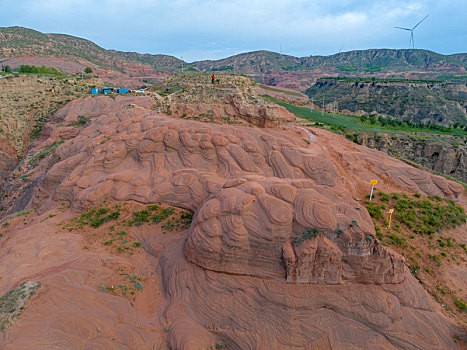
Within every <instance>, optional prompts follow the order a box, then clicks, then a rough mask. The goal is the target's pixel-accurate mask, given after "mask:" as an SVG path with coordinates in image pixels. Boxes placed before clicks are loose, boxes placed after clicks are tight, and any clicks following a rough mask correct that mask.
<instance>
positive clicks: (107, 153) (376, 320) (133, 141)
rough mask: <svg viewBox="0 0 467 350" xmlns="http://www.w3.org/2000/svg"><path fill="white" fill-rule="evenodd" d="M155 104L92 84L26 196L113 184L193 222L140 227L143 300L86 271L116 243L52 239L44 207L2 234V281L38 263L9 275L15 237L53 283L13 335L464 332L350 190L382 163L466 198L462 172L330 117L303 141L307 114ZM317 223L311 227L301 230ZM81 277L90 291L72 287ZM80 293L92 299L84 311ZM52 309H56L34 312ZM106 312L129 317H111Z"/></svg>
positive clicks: (414, 337) (198, 338)
mask: <svg viewBox="0 0 467 350" xmlns="http://www.w3.org/2000/svg"><path fill="white" fill-rule="evenodd" d="M153 105H154V101H153V99H151V98H148V97H142V98H134V97H117V98H115V99H112V98H110V97H97V98H86V99H84V100H77V101H74V102H72V103H70V104H69V105H68V106H66V107H65V108H63V109H61V110H60V111H58V112H57V114H56V116H55V121H56V122H58V121H64V122H66V123H69V122H71V121H73V120H75V119H76V118H77V116H78V115H84V116H93V117H94V118H92V119H91V120H90V121H89V122H88V123H87V124H86V125H85V126H84V127H83V128H82V129H80V130H79V131H78V132H77V133H76V132H75V133H68V132H67V129H68V128H67V127H58V128H52V127H49V129H48V135H50V137H49V139H48V140H47V141H46V142H52V141H53V140H57V139H59V138H60V137H61V136H64V135H67V136H66V137H67V138H68V139H67V140H66V141H65V142H64V143H63V144H62V145H60V146H59V147H58V148H57V150H56V153H55V158H54V157H49V158H47V159H45V160H44V162H45V163H46V164H47V167H48V169H47V171H46V172H44V173H43V175H42V178H41V179H40V181H39V183H38V185H37V187H36V188H35V191H34V195H33V198H32V200H31V203H30V205H31V206H32V207H33V208H37V211H38V213H39V214H40V213H44V214H43V216H42V217H40V218H43V217H46V215H47V214H48V213H49V212H50V210H53V209H54V208H56V207H57V206H58V205H59V203H60V202H68V203H69V204H70V205H71V209H72V210H78V211H80V210H83V209H85V208H91V207H94V206H96V205H98V204H100V203H102V202H103V201H104V200H107V201H111V202H113V201H116V202H121V201H137V202H139V203H155V202H165V203H168V204H170V205H174V206H178V207H181V208H185V209H190V210H192V211H194V212H195V216H194V219H193V222H192V224H191V226H190V228H189V229H188V230H187V231H184V232H182V233H180V234H178V235H173V236H172V237H169V238H162V236H163V235H158V234H156V232H153V231H150V230H143V229H141V230H142V231H141V232H139V233H136V234H138V235H140V236H141V240H142V241H143V242H145V246H144V249H145V255H144V259H145V260H142V261H141V262H140V263H141V264H142V266H145V271H146V272H145V273H146V274H147V276H148V278H152V281H153V282H150V285H151V287H150V288H152V291H151V292H147V293H148V294H147V296H146V299H145V303H143V304H141V303H140V304H139V305H136V308H132V307H131V306H130V305H129V304H128V303H126V302H125V303H124V302H122V301H120V300H119V298H117V297H112V298H110V297H109V298H104V297H103V296H101V294H102V293H101V294H99V292H98V291H97V292H92V287H85V285H86V283H87V279H91V280H93V282H92V283H94V285H95V284H96V283H98V282H96V281H94V280H95V279H96V274H97V273H101V271H104V268H103V266H104V265H105V263H104V262H103V261H110V260H109V259H110V258H109V257H107V256H106V255H103V256H105V258H100V257H99V255H96V254H94V253H92V252H89V253H83V251H82V250H80V245H79V243H78V242H77V241H76V240H77V238H76V237H75V236H76V235H72V234H68V233H62V236H60V237H61V239H60V240H59V241H57V240H55V238H53V237H56V236H52V237H50V235H48V234H47V233H46V232H48V231H47V230H51V228H52V227H53V226H52V224H53V223H52V224H47V222H46V223H43V222H41V221H40V220H37V221H35V222H33V223H32V224H29V225H28V226H27V228H26V229H23V231H22V232H16V234H15V235H14V236H13V235H12V234H11V235H10V236H8V237H9V238H8V243H6V245H5V244H4V245H3V246H2V248H0V249H2V250H1V253H2V256H4V257H3V258H2V266H3V267H0V273H1V274H2V275H5V274H7V275H8V274H9V275H8V277H7V278H6V281H3V280H2V281H1V284H2V286H1V287H2V291H5V290H8V287H11V286H12V285H14V284H15V283H16V282H17V279H21V278H24V277H23V276H25V275H27V272H26V270H25V269H22V270H21V269H20V270H19V271H21V276H20V275H19V274H18V277H17V278H15V277H14V276H13V272H15V271H16V270H15V267H14V266H17V265H15V264H17V263H18V258H17V255H18V254H16V253H14V254H9V253H7V252H8V251H9V249H13V248H12V247H14V246H15V244H16V245H17V244H25V245H28V248H27V252H28V253H27V254H28V256H34V259H33V260H31V262H32V263H33V264H35V263H37V264H38V266H36V267H34V271H35V273H36V274H38V275H40V276H42V279H43V280H45V281H46V283H45V285H46V286H49V287H47V288H48V289H46V290H45V291H43V292H42V293H43V294H42V295H40V296H39V297H38V299H37V300H38V301H37V302H36V306H34V307H33V308H32V309H31V312H29V313H26V314H25V315H23V316H22V318H21V321H20V322H19V323H18V325H16V326H13V327H12V328H11V329H10V330H8V331H7V333H6V336H5V338H4V340H1V341H0V345H1V344H3V345H2V346H3V348H6V349H9V348H15V346H16V348H18V346H19V348H21V346H22V345H23V348H25V347H24V344H33V343H34V340H32V339H28V337H29V336H28V334H27V333H25V331H24V329H25V328H24V327H29V328H30V329H31V333H30V334H32V335H34V336H37V338H35V340H36V341H37V342H39V341H40V342H42V343H41V344H47V345H46V347H49V348H50V347H54V346H55V347H57V346H58V347H60V346H63V347H73V346H75V345H74V344H75V341H76V339H75V338H76V337H77V336H78V337H80V339H81V340H80V343H79V344H80V345H81V346H83V347H84V348H93V349H95V348H111V347H112V346H115V347H117V345H116V344H115V343H113V342H111V341H110V338H112V339H117V338H118V339H119V344H127V346H128V347H129V348H134V349H151V348H152V346H153V345H154V344H157V346H159V348H161V349H166V348H167V346H166V344H167V343H168V344H169V345H170V346H171V348H172V349H190V350H191V349H200V348H209V347H210V346H214V344H215V342H216V340H218V339H222V340H223V341H224V342H225V344H227V347H228V348H229V349H297V348H301V349H341V348H355V349H356V348H362V349H363V348H364V349H454V348H455V344H454V342H453V340H452V337H451V335H452V334H453V332H454V327H453V326H452V325H451V324H450V323H449V322H448V321H447V320H446V319H444V318H443V316H442V315H441V314H440V313H439V312H438V310H437V306H436V305H435V304H434V303H433V302H432V301H431V299H430V297H429V295H428V294H427V293H426V291H425V290H424V289H423V287H422V286H421V285H419V284H418V283H417V281H416V280H415V279H414V278H413V277H412V276H411V275H410V273H409V272H408V270H407V269H406V268H405V266H404V261H403V259H402V258H401V257H400V256H399V255H398V254H396V253H395V252H393V251H392V250H390V249H389V248H386V247H383V246H381V245H380V243H379V242H378V241H377V240H376V239H375V234H374V233H375V232H374V227H373V224H372V222H371V219H370V216H369V214H368V212H367V211H366V209H365V208H364V207H363V206H361V204H360V203H359V201H358V200H356V199H355V198H358V197H362V196H363V195H364V194H366V191H367V189H368V182H369V180H370V179H378V180H380V184H381V185H382V186H384V188H385V189H386V190H397V189H401V188H407V187H409V190H417V191H420V192H422V193H425V194H431V195H440V196H442V197H444V198H450V199H453V200H456V201H459V202H462V203H465V196H464V194H463V187H462V186H460V185H458V184H456V183H454V182H450V181H447V180H445V179H444V178H441V177H438V176H434V175H431V174H428V173H426V172H423V171H421V170H418V169H414V168H412V167H410V166H408V165H407V164H405V163H402V162H400V161H398V160H395V159H392V158H390V157H388V156H387V155H384V154H383V153H381V152H375V151H370V150H369V149H366V148H365V147H361V146H357V145H354V144H351V143H350V142H348V141H346V140H344V139H342V138H340V137H339V136H336V135H334V134H330V133H328V132H326V131H322V130H310V131H311V132H312V133H313V134H314V135H315V136H316V141H317V142H312V143H310V144H307V143H305V142H304V141H303V140H302V138H303V137H307V135H306V134H305V133H304V132H303V131H302V130H299V129H290V130H287V131H285V130H275V129H257V128H250V127H239V126H227V125H212V124H207V123H200V122H195V121H187V120H181V119H176V118H171V117H168V116H166V115H163V114H160V113H157V112H155V111H153V110H151V108H152V106H153ZM66 123H64V124H66ZM75 135H76V136H75ZM41 220H42V219H41ZM308 230H312V232H313V233H312V234H311V235H309V236H306V237H305V238H304V239H302V240H301V239H300V238H303V237H304V236H303V234H304V233H306V232H307V231H308ZM313 230H314V231H313ZM34 232H36V233H34ZM21 233H23V234H21ZM26 233H27V235H26ZM28 235H29V236H28ZM27 237H29V238H27ZM297 237H298V239H297ZM31 243H32V244H31ZM49 244H50V247H51V248H49V249H48V250H47V251H45V250H43V251H41V250H40V247H41V246H48V245H49ZM12 251H13V252H15V251H17V250H15V249H13V250H12ZM29 252H31V253H29ZM29 254H30V255H29ZM57 254H58V257H57V258H55V257H54V256H55V255H57ZM52 257H53V258H52ZM106 259H107V260H106ZM142 259H143V258H142ZM42 260H44V261H45V263H44V264H45V265H44V266H46V267H47V268H45V267H44V269H43V270H42V269H41V266H40V263H41V261H42ZM102 260H103V261H102ZM144 264H147V265H144ZM157 264H158V267H157V268H156V265H157ZM60 266H61V267H60ZM142 266H140V268H142ZM146 267H147V268H146ZM51 271H53V272H51ZM80 271H82V272H80ZM156 271H157V272H156ZM81 274H82V275H81ZM52 275H53V276H56V277H54V278H52V277H51V276H52ZM70 276H72V277H70ZM159 278H160V284H159V283H158V282H157V280H159ZM67 279H68V280H69V281H73V282H70V283H73V286H67V284H66V283H65V282H63V281H67ZM75 281H81V283H84V285H83V287H81V289H80V288H79V287H78V284H76V282H75ZM52 282H53V283H56V284H55V285H54V284H52ZM151 283H152V284H151ZM57 286H58V287H57ZM65 286H67V287H66V288H65ZM60 288H63V289H64V291H61V290H60ZM158 288H160V289H161V292H162V293H163V296H162V297H161V296H157V295H158V294H157V293H156V291H157V290H158ZM80 291H82V292H83V293H87V294H85V295H87V296H88V297H89V299H88V297H86V298H84V297H83V298H82V299H81V298H79V297H77V295H79V293H81V292H80ZM67 295H73V296H74V297H73V298H74V300H75V302H74V303H75V304H76V307H74V308H73V310H74V313H73V316H72V317H70V316H67V315H65V314H64V313H66V310H67V309H63V311H59V309H57V308H56V307H55V306H54V305H53V304H54V303H59V304H60V303H63V305H64V307H68V308H70V309H71V306H70V303H69V302H68V301H66V300H65V299H66V297H67ZM53 298H59V299H53ZM161 298H162V300H161ZM62 299H63V300H62ZM39 300H40V302H39ZM154 300H158V302H157V305H156V306H154V305H153V306H151V307H149V306H148V305H152V304H151V303H152V302H153V301H154ZM154 302H155V301H154ZM47 303H48V304H51V305H50V306H44V305H46V304H47ZM81 305H82V308H83V310H87V311H86V312H78V310H79V307H80V306H81ZM92 308H95V309H96V310H99V312H98V313H93V312H92V311H91V310H92ZM145 308H149V309H148V310H145ZM46 310H48V312H49V314H48V315H47V316H42V315H40V314H39V312H40V311H42V312H45V311H46ZM106 315H112V316H106ZM106 317H108V320H107V321H106ZM42 318H43V319H44V320H46V322H41V319H42ZM117 319H118V320H119V321H117ZM106 322H110V324H118V327H116V329H115V330H114V331H112V332H110V333H109V330H107V328H108V327H110V326H109V324H108V323H106ZM156 323H157V326H155V324H156ZM57 324H61V325H63V327H62V328H63V329H61V328H60V327H58V326H56V325H57ZM163 325H168V328H167V329H168V332H166V333H167V334H165V333H162V332H161V329H162V328H163V327H164V326H163ZM21 327H23V328H21ZM96 329H105V332H106V333H105V334H111V335H107V336H105V337H104V336H101V335H100V334H99V332H100V331H96ZM21 330H22V331H21ZM46 330H47V332H46ZM41 331H42V332H46V333H47V337H46V338H47V341H48V342H47V343H46V342H45V340H44V339H45V338H44V336H43V335H41ZM2 342H3V343H2ZM128 344H129V345H128ZM157 346H156V348H157ZM120 347H121V348H123V347H122V346H120Z"/></svg>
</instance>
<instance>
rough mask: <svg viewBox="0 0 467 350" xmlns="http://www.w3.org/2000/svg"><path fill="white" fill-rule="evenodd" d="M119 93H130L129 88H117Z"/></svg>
mask: <svg viewBox="0 0 467 350" xmlns="http://www.w3.org/2000/svg"><path fill="white" fill-rule="evenodd" d="M117 93H119V94H127V93H128V89H127V88H120V89H117Z"/></svg>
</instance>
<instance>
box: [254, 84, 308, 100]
mask: <svg viewBox="0 0 467 350" xmlns="http://www.w3.org/2000/svg"><path fill="white" fill-rule="evenodd" d="M259 86H260V87H262V88H263V89H265V90H269V91H275V92H280V93H283V94H286V95H291V96H299V97H301V96H303V95H302V94H301V93H299V92H294V91H287V90H281V89H278V88H274V87H271V86H267V85H262V84H259Z"/></svg>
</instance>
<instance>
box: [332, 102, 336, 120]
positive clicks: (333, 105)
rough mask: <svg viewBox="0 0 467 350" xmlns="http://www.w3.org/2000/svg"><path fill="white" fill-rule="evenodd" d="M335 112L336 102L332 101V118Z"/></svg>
mask: <svg viewBox="0 0 467 350" xmlns="http://www.w3.org/2000/svg"><path fill="white" fill-rule="evenodd" d="M335 110H336V100H334V103H333V104H332V116H333V117H334V114H335Z"/></svg>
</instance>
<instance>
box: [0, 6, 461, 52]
mask: <svg viewBox="0 0 467 350" xmlns="http://www.w3.org/2000/svg"><path fill="white" fill-rule="evenodd" d="M427 14H429V17H428V18H427V19H426V20H425V21H424V22H423V23H422V24H421V25H420V26H419V27H418V28H417V29H416V30H415V32H414V35H415V47H416V48H424V49H429V50H433V51H436V52H440V53H445V54H449V53H458V52H467V24H466V17H467V16H466V15H467V0H436V1H432V0H420V1H412V0H326V1H323V0H228V1H224V0H92V1H90V0H39V1H36V0H0V26H15V25H18V26H23V27H28V28H32V29H36V30H39V31H41V32H46V33H65V34H70V35H75V36H79V37H82V38H86V39H89V40H92V41H94V42H95V43H96V44H98V45H100V46H102V47H104V48H106V49H116V50H121V51H136V52H140V53H153V54H155V53H164V54H170V55H174V56H177V57H179V58H180V57H183V59H184V60H186V61H195V60H201V59H218V58H223V57H227V56H230V55H234V54H238V53H241V52H247V51H253V50H262V49H265V50H271V51H276V52H280V51H281V50H282V53H284V54H290V55H294V56H309V55H329V54H333V53H336V52H338V51H339V50H340V49H341V47H342V50H343V51H350V50H355V49H368V48H408V45H409V34H410V33H409V32H406V31H403V30H398V29H395V28H394V26H401V27H413V26H414V25H415V24H416V23H417V22H418V21H420V20H421V19H423V17H425V16H426V15H427Z"/></svg>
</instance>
